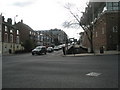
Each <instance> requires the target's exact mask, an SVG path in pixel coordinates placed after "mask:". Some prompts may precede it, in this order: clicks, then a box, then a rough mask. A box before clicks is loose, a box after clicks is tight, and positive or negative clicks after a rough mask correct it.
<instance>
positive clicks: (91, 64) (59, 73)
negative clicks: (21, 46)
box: [2, 51, 118, 88]
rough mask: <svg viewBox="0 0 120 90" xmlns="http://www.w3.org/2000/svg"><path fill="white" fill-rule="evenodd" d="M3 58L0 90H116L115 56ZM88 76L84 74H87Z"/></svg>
mask: <svg viewBox="0 0 120 90" xmlns="http://www.w3.org/2000/svg"><path fill="white" fill-rule="evenodd" d="M61 53H62V52H61V51H58V52H57V51H56V52H53V53H47V55H36V56H32V55H31V53H28V54H20V55H5V56H3V61H2V65H3V74H2V75H3V77H2V79H3V82H2V85H3V88H117V87H118V56H117V55H105V56H82V57H69V56H63V55H62V54H61ZM91 72H92V74H90V75H93V76H89V75H88V74H89V73H91Z"/></svg>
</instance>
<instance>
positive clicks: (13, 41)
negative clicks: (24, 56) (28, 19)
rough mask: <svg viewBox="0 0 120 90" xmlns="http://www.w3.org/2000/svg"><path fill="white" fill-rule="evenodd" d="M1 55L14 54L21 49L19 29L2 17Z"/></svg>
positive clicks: (9, 20)
mask: <svg viewBox="0 0 120 90" xmlns="http://www.w3.org/2000/svg"><path fill="white" fill-rule="evenodd" d="M1 19H2V53H14V52H15V51H17V50H21V49H22V48H23V47H22V46H21V44H20V33H19V29H17V28H16V27H15V26H13V25H12V19H11V18H8V19H7V22H5V18H4V17H3V16H2V18H1Z"/></svg>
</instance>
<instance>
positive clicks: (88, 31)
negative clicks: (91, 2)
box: [63, 3, 94, 53]
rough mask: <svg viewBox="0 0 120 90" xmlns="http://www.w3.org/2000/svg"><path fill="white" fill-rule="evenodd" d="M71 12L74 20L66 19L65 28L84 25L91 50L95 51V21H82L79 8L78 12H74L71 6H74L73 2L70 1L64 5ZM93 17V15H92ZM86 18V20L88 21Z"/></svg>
mask: <svg viewBox="0 0 120 90" xmlns="http://www.w3.org/2000/svg"><path fill="white" fill-rule="evenodd" d="M64 7H65V8H66V9H67V10H68V11H69V12H70V14H71V15H72V17H73V19H72V20H69V21H65V22H64V23H63V26H64V27H65V28H76V27H77V28H78V27H82V29H83V30H84V32H85V33H86V36H87V39H88V41H89V43H90V50H91V51H90V52H91V53H93V52H94V50H93V23H89V24H87V23H85V22H84V21H82V17H81V16H80V13H81V12H80V11H79V10H78V9H76V10H77V13H76V12H73V11H72V9H71V7H72V4H70V3H68V4H66V5H65V6H64ZM90 17H91V16H89V17H88V18H86V19H88V20H89V19H90ZM91 18H92V17H91ZM88 20H86V21H88Z"/></svg>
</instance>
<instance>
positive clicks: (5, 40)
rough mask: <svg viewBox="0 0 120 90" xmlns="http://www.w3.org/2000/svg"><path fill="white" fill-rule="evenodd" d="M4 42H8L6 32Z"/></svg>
mask: <svg viewBox="0 0 120 90" xmlns="http://www.w3.org/2000/svg"><path fill="white" fill-rule="evenodd" d="M4 42H8V34H7V33H5V35H4Z"/></svg>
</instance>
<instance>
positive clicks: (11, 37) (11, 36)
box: [10, 34, 13, 43]
mask: <svg viewBox="0 0 120 90" xmlns="http://www.w3.org/2000/svg"><path fill="white" fill-rule="evenodd" d="M10 42H11V43H13V35H12V34H10Z"/></svg>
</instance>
